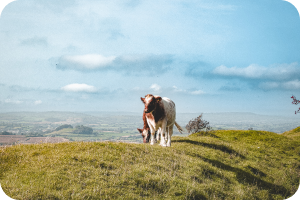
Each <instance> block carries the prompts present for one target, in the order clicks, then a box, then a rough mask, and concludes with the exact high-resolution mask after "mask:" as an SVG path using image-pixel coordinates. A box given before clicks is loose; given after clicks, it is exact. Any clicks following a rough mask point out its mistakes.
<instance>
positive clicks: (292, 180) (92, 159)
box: [0, 128, 300, 199]
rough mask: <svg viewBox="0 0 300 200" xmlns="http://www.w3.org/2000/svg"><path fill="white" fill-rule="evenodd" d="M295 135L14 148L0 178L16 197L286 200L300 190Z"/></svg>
mask: <svg viewBox="0 0 300 200" xmlns="http://www.w3.org/2000/svg"><path fill="white" fill-rule="evenodd" d="M299 130H300V128H299ZM291 135H293V136H292V137H290V136H291ZM297 135H298V136H299V135H300V131H298V130H292V131H291V133H284V134H282V135H278V134H276V133H272V132H266V131H236V130H227V131H225V130H217V131H209V132H198V133H195V134H192V135H189V136H188V137H173V138H172V139H173V140H172V147H170V148H163V147H161V146H159V145H154V146H151V145H149V144H129V143H119V142H68V143H56V144H52V143H43V144H32V145H22V144H20V145H15V146H11V147H4V148H0V181H1V186H2V187H3V190H4V191H5V192H6V194H7V195H9V196H10V197H12V198H14V199H286V198H288V197H290V196H292V195H293V194H294V193H295V192H296V191H297V189H298V186H299V179H300V154H299V152H300V151H299V144H300V139H299V137H298V136H297Z"/></svg>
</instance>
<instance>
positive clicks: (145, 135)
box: [137, 112, 182, 143]
mask: <svg viewBox="0 0 300 200" xmlns="http://www.w3.org/2000/svg"><path fill="white" fill-rule="evenodd" d="M145 114H146V113H145V112H143V122H144V127H143V129H140V128H138V129H137V130H138V131H139V132H140V134H141V135H142V137H143V142H144V143H148V142H149V140H150V135H151V132H150V127H149V125H148V123H147V119H146V115H145ZM175 126H176V128H177V129H178V131H179V132H180V133H181V134H182V128H181V127H180V126H179V124H177V123H176V121H175ZM167 132H169V130H167ZM160 136H161V129H160V128H159V129H158V131H157V132H155V137H156V141H158V140H159V138H160ZM165 136H167V134H166V135H165ZM167 139H168V138H167V137H165V140H167Z"/></svg>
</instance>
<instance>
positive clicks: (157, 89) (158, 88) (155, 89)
mask: <svg viewBox="0 0 300 200" xmlns="http://www.w3.org/2000/svg"><path fill="white" fill-rule="evenodd" d="M150 89H152V90H154V91H155V92H159V91H160V89H161V87H160V86H159V85H157V84H156V83H154V84H152V85H151V86H150Z"/></svg>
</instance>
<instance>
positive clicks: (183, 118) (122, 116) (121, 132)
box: [0, 112, 300, 145]
mask: <svg viewBox="0 0 300 200" xmlns="http://www.w3.org/2000/svg"><path fill="white" fill-rule="evenodd" d="M200 114H201V113H186V114H184V113H177V119H176V121H177V122H178V123H179V124H180V125H181V126H182V127H183V128H184V127H185V125H186V124H187V123H188V122H189V120H191V119H193V118H196V117H197V116H199V115H200ZM203 119H204V120H206V121H208V122H210V125H211V126H212V127H213V129H214V130H248V129H253V130H266V131H272V132H276V133H283V132H285V131H288V130H291V129H293V128H296V127H298V126H300V120H299V119H298V117H297V116H293V117H278V116H265V115H257V114H253V113H204V114H203ZM64 124H69V125H72V126H73V127H75V126H78V125H79V126H80V125H84V126H87V127H90V128H92V129H93V131H94V134H92V135H78V134H73V129H64V130H61V131H55V129H56V128H57V127H59V126H61V125H64ZM142 127H143V121H142V115H141V113H125V112H123V113H122V112H119V113H114V112H89V113H72V112H42V113H31V112H20V113H0V132H2V131H7V132H10V133H13V134H15V135H22V136H29V137H31V136H38V137H41V136H42V137H54V136H55V137H62V138H65V139H68V140H70V141H104V140H111V141H126V142H138V143H141V142H142V137H141V136H140V135H139V132H138V131H137V128H142ZM174 135H175V136H176V135H177V136H187V135H188V133H187V132H185V133H184V134H183V135H181V134H180V133H179V132H178V130H177V129H176V128H174ZM18 137H20V138H19V140H20V141H23V140H24V139H22V137H21V136H18ZM2 140H3V142H1V140H0V144H2V145H3V144H8V143H7V141H11V143H10V144H13V143H15V142H16V141H18V140H17V139H16V140H12V139H10V140H9V139H5V141H4V138H2ZM30 141H32V140H30Z"/></svg>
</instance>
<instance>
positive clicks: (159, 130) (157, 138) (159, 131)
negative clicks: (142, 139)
mask: <svg viewBox="0 0 300 200" xmlns="http://www.w3.org/2000/svg"><path fill="white" fill-rule="evenodd" d="M160 134H161V129H160V128H159V129H158V130H157V135H156V140H157V141H158V140H159V136H160Z"/></svg>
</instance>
